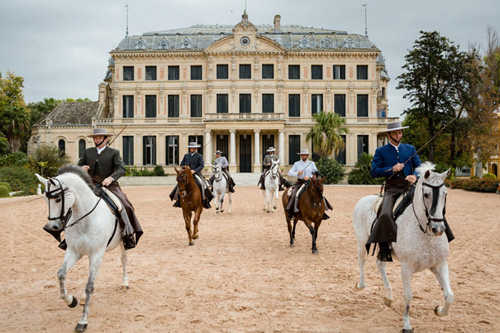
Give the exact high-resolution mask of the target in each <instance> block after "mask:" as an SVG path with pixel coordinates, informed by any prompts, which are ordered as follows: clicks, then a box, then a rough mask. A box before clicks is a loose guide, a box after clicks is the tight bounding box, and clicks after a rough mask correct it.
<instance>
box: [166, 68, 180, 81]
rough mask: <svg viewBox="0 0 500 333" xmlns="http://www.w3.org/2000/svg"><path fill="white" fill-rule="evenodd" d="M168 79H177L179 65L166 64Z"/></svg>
mask: <svg viewBox="0 0 500 333" xmlns="http://www.w3.org/2000/svg"><path fill="white" fill-rule="evenodd" d="M168 79H169V80H174V81H176V80H179V66H168Z"/></svg>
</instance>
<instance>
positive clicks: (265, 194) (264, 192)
mask: <svg viewBox="0 0 500 333" xmlns="http://www.w3.org/2000/svg"><path fill="white" fill-rule="evenodd" d="M262 195H263V196H264V205H263V206H262V210H266V205H267V190H264V191H262Z"/></svg>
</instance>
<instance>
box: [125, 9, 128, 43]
mask: <svg viewBox="0 0 500 333" xmlns="http://www.w3.org/2000/svg"><path fill="white" fill-rule="evenodd" d="M125 7H126V8H127V30H125V37H128V3H127V4H126V5H125Z"/></svg>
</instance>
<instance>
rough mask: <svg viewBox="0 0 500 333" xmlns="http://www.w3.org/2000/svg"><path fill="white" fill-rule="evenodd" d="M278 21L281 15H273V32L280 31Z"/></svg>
mask: <svg viewBox="0 0 500 333" xmlns="http://www.w3.org/2000/svg"><path fill="white" fill-rule="evenodd" d="M280 21H281V15H275V16H274V30H275V31H279V30H280Z"/></svg>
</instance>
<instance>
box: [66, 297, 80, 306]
mask: <svg viewBox="0 0 500 333" xmlns="http://www.w3.org/2000/svg"><path fill="white" fill-rule="evenodd" d="M77 305H78V299H77V298H76V297H75V296H73V301H72V302H71V304H68V306H69V307H70V308H74V307H75V306H77Z"/></svg>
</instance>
